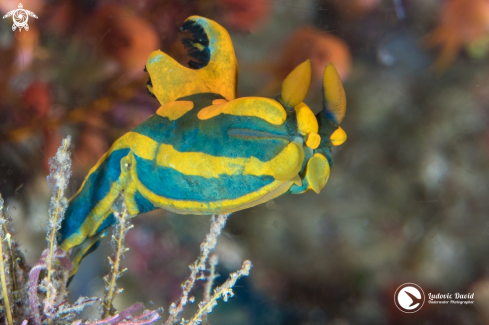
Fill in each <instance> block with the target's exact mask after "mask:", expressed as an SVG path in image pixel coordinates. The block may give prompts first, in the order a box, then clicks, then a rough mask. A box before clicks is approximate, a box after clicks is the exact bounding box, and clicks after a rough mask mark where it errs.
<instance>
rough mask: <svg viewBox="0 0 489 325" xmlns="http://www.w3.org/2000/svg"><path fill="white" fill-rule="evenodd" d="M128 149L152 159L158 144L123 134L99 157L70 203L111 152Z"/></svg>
mask: <svg viewBox="0 0 489 325" xmlns="http://www.w3.org/2000/svg"><path fill="white" fill-rule="evenodd" d="M128 148H130V149H132V150H133V152H134V153H136V154H137V155H138V156H139V157H141V158H144V159H153V158H154V156H155V154H156V149H157V148H158V143H157V142H156V141H154V140H153V139H151V138H149V137H147V136H145V135H141V134H139V133H136V132H128V133H126V134H124V135H123V136H122V137H120V138H119V139H117V140H116V141H115V142H114V144H113V145H112V147H110V149H109V151H107V152H106V153H105V154H104V155H103V156H102V157H100V159H99V160H98V162H97V163H96V164H95V166H93V167H92V169H90V171H89V172H88V174H87V176H86V177H85V180H84V181H83V183H82V185H81V186H80V188H79V189H78V191H77V192H76V193H75V195H73V196H72V197H71V198H70V201H71V200H72V199H73V198H74V197H75V196H77V195H78V194H79V193H80V191H81V190H82V189H83V187H84V186H85V183H86V182H87V180H88V178H89V177H90V175H91V174H92V173H94V172H95V171H96V170H97V169H98V168H99V167H100V165H101V164H102V163H103V162H104V161H105V160H106V159H107V157H109V155H110V154H111V153H112V152H113V151H115V150H119V149H128Z"/></svg>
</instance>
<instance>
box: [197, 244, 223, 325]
mask: <svg viewBox="0 0 489 325" xmlns="http://www.w3.org/2000/svg"><path fill="white" fill-rule="evenodd" d="M218 264H219V257H218V256H217V254H216V253H212V254H211V256H210V257H209V265H210V272H209V275H208V276H207V282H206V283H205V287H204V298H203V299H202V302H201V303H207V302H209V301H210V300H211V294H212V287H213V285H214V280H215V279H216V278H218V277H219V274H216V266H217V265H218ZM202 323H204V324H205V323H207V314H204V315H203V317H202Z"/></svg>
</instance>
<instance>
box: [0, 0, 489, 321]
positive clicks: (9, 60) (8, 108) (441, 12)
mask: <svg viewBox="0 0 489 325" xmlns="http://www.w3.org/2000/svg"><path fill="white" fill-rule="evenodd" d="M22 4H23V6H24V9H28V10H30V11H32V12H34V13H35V14H36V15H37V16H38V17H39V18H38V19H34V18H32V17H31V18H29V21H28V23H29V27H30V29H29V31H22V32H19V31H18V30H17V31H15V32H13V31H12V19H11V18H8V19H3V20H0V193H2V195H3V197H4V198H5V199H6V201H7V204H8V206H9V208H8V211H9V213H10V214H11V216H12V218H13V222H14V229H16V234H15V238H16V240H17V241H18V242H20V245H21V248H22V251H23V252H24V253H25V256H26V259H27V261H28V263H29V264H31V265H32V264H34V263H35V261H36V260H37V259H38V257H39V255H40V253H41V251H42V250H43V249H44V247H45V239H44V236H45V232H44V229H43V227H44V225H45V224H46V220H47V208H48V202H49V197H50V195H51V193H50V190H49V187H48V186H47V183H46V176H47V175H48V159H49V158H50V157H52V156H54V154H55V152H56V150H57V148H58V147H59V146H60V144H61V139H62V138H63V137H65V136H66V135H71V136H72V137H73V140H74V144H73V146H72V153H73V155H72V159H73V166H72V171H73V176H72V178H71V180H70V184H69V194H70V196H71V195H72V194H74V193H75V192H76V190H77V189H78V187H79V186H80V185H81V182H82V181H83V179H84V177H85V175H86V174H87V172H88V171H89V169H90V168H91V167H92V166H93V165H94V164H95V163H96V162H97V161H98V159H99V158H100V157H101V156H102V154H103V153H104V152H105V151H107V149H108V148H109V147H110V145H111V144H112V142H113V141H114V140H115V139H117V138H118V137H119V136H121V135H122V134H124V133H126V132H127V131H129V130H131V129H132V128H134V127H135V126H136V125H138V124H139V123H141V122H142V121H144V120H145V119H146V118H147V117H149V116H150V115H152V114H154V112H155V111H156V110H157V109H158V107H159V105H158V102H157V101H156V99H154V98H152V97H150V96H149V94H148V93H147V90H146V86H145V83H146V81H147V80H148V75H147V73H145V72H144V71H143V68H144V65H145V63H146V59H147V57H148V56H149V54H150V53H151V52H152V51H153V50H156V49H161V50H163V51H164V52H166V53H169V54H171V55H172V56H173V57H174V58H176V59H177V60H178V61H179V62H181V63H182V64H186V62H187V61H188V60H189V57H188V56H187V54H186V51H185V50H184V48H183V46H182V45H181V43H180V38H181V37H182V35H181V34H179V28H180V26H181V25H182V23H183V21H184V20H185V19H186V18H187V17H188V16H191V15H201V16H205V17H208V18H211V19H214V20H215V21H217V22H218V23H220V24H221V25H223V26H224V27H226V28H227V29H228V31H229V32H230V34H231V37H232V40H233V43H234V46H235V51H236V55H237V59H238V63H239V67H240V78H239V87H238V97H242V96H251V95H255V96H267V97H273V96H275V95H276V94H277V93H278V92H279V89H280V84H281V81H282V80H283V78H284V77H285V76H286V75H287V74H288V73H289V72H290V71H291V70H292V69H293V68H294V67H295V66H296V65H297V64H298V63H300V62H302V61H304V60H305V59H307V58H309V59H311V62H312V65H313V81H312V84H311V89H310V91H309V95H308V98H307V99H306V103H307V104H308V105H309V106H310V107H311V108H312V109H313V110H314V111H315V112H317V111H319V110H320V109H321V107H322V106H321V94H320V89H321V86H320V85H321V80H320V79H321V75H322V73H323V71H324V67H325V66H326V65H327V64H328V63H329V62H331V61H332V62H333V63H334V64H335V66H336V67H337V69H338V71H339V73H340V75H341V77H342V79H343V82H344V85H345V90H346V94H347V99H348V107H347V115H346V117H345V119H344V121H343V123H342V127H343V128H344V129H345V131H346V133H347V134H348V140H347V141H346V143H345V144H343V145H342V146H341V147H337V148H334V160H335V166H334V167H333V169H332V171H331V176H330V179H329V182H328V184H327V186H326V187H325V189H324V190H323V191H322V193H321V194H320V195H317V194H315V193H313V192H309V193H307V194H304V195H295V196H293V195H289V196H285V197H280V198H278V199H276V200H273V201H270V202H268V203H266V204H263V205H260V206H258V207H255V208H251V209H247V210H244V211H240V212H238V213H235V214H233V215H232V216H231V217H230V219H229V222H228V225H227V226H226V228H225V230H224V232H225V233H224V235H223V236H221V238H220V240H219V243H218V247H217V253H218V255H219V258H220V266H219V270H218V271H219V273H221V274H222V276H221V278H219V279H217V283H220V281H221V282H222V281H224V279H225V278H226V277H227V274H228V273H230V272H232V271H234V270H236V269H237V268H239V267H240V265H241V262H242V261H243V260H244V259H249V260H251V261H252V262H253V264H254V268H253V270H252V271H251V274H250V277H249V278H245V279H243V280H240V282H239V283H238V286H240V287H237V288H235V293H236V296H235V297H234V298H233V299H231V300H230V302H228V303H221V304H220V305H219V306H218V307H217V308H216V309H215V311H214V312H213V313H212V314H211V315H210V320H211V323H213V324H228V325H245V324H256V325H259V324H294V325H320V324H334V325H347V324H352V325H353V324H360V325H361V324H426V325H428V324H489V308H488V306H489V218H488V211H489V128H488V127H487V124H488V120H489V60H488V59H489V57H488V55H489V53H488V52H489V2H488V1H487V0H182V1H177V0H174V1H169V0H167V1H157V0H134V1H129V0H125V1H115V0H108V1H98V2H97V1H74V0H72V1H70V0H24V1H22ZM17 6H18V1H17V0H16V1H14V0H0V14H1V15H2V16H3V15H4V14H5V13H7V12H9V11H11V10H14V9H16V8H17ZM162 186H165V184H162ZM133 223H134V224H135V228H134V229H132V230H131V231H129V232H128V235H127V240H126V244H127V246H128V247H130V249H131V250H130V251H129V252H128V253H127V254H126V258H125V260H124V266H125V267H127V268H128V272H127V273H126V274H125V275H124V277H123V278H122V279H121V282H122V285H121V286H122V287H124V288H125V291H124V293H123V294H121V295H120V296H119V297H118V298H117V300H116V306H120V308H121V309H122V308H124V307H127V306H129V305H131V304H133V303H135V302H136V301H141V302H143V303H144V304H145V305H146V306H147V307H148V308H152V309H155V308H157V307H160V306H162V307H164V308H165V309H167V307H168V304H169V303H170V302H171V301H174V300H175V299H176V298H177V297H178V296H179V295H180V292H181V288H180V284H181V282H182V281H184V280H185V278H186V276H187V275H188V265H189V264H190V263H191V262H192V261H193V260H194V259H195V257H196V256H197V255H198V250H199V243H200V242H201V241H202V240H203V238H204V236H205V233H206V232H207V229H208V224H209V217H206V216H180V215H176V214H173V213H168V212H165V211H163V210H159V211H153V212H151V213H147V214H145V215H141V216H138V217H137V218H135V219H134V220H133ZM108 255H110V246H109V245H108V244H107V243H103V244H102V246H101V247H100V248H99V249H98V250H97V251H96V252H95V253H93V254H91V255H89V256H88V257H87V258H86V259H85V260H84V261H83V262H82V264H81V268H80V270H79V271H78V273H77V275H76V277H75V278H74V280H73V282H72V283H71V285H70V291H71V295H72V299H73V300H76V298H77V297H78V296H79V295H88V296H93V295H99V296H100V295H101V293H102V291H103V280H102V277H103V275H105V274H106V273H107V272H108V269H109V265H108V262H107V258H106V256H108ZM405 282H414V283H417V284H419V285H420V286H421V287H422V288H423V289H425V293H426V292H433V293H438V292H440V293H447V292H452V293H455V292H459V293H475V304H474V305H472V306H460V305H445V306H431V305H428V304H425V306H424V307H423V308H422V309H421V311H419V312H417V313H416V314H403V313H401V312H400V311H398V310H397V308H396V307H395V305H394V303H393V294H394V291H395V290H396V288H397V287H398V286H399V285H401V284H402V283H405ZM163 318H166V317H165V315H163Z"/></svg>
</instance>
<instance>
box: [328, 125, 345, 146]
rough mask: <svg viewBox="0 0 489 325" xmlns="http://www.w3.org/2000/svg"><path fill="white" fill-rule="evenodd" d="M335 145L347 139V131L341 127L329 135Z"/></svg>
mask: <svg viewBox="0 0 489 325" xmlns="http://www.w3.org/2000/svg"><path fill="white" fill-rule="evenodd" d="M329 139H330V140H331V143H332V144H333V146H339V145H340V144H342V143H343V142H345V141H346V132H345V130H343V129H342V128H341V127H338V128H337V129H336V131H334V132H333V134H331V136H330V137H329Z"/></svg>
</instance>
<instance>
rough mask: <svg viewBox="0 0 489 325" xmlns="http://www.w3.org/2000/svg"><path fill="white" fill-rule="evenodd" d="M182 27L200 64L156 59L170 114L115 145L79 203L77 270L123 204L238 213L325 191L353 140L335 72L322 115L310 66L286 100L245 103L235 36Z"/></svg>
mask: <svg viewBox="0 0 489 325" xmlns="http://www.w3.org/2000/svg"><path fill="white" fill-rule="evenodd" d="M182 30H184V31H189V32H190V33H191V34H192V36H193V38H191V39H184V40H183V42H184V45H185V46H186V47H187V48H188V49H189V54H190V56H192V57H193V58H195V60H196V61H191V62H189V66H190V68H187V67H184V66H182V65H180V64H179V63H177V62H176V61H175V60H174V59H172V58H171V57H170V56H168V55H167V54H165V53H163V52H161V51H155V52H153V53H152V54H151V55H150V57H149V59H148V61H147V64H146V69H147V71H148V73H149V76H150V80H149V81H148V90H149V92H150V94H152V95H153V96H155V97H156V98H157V100H158V101H159V103H160V104H161V107H160V108H159V109H158V110H157V111H156V114H154V115H152V116H151V117H149V118H148V119H147V120H146V121H145V122H144V123H142V124H140V125H139V126H137V127H136V128H135V129H133V130H132V131H131V132H129V133H127V134H125V135H124V136H122V137H121V138H119V139H118V140H117V141H116V142H115V143H114V144H113V145H112V147H111V148H110V150H109V151H108V152H107V153H106V154H105V155H104V156H103V157H102V158H101V159H100V160H99V162H98V163H97V164H96V165H95V166H94V167H93V168H92V169H91V170H90V172H89V174H88V176H87V177H86V179H85V181H84V183H83V184H82V186H81V188H80V190H79V191H78V192H77V193H76V194H75V195H74V196H73V198H72V199H71V200H70V204H69V207H68V209H67V211H66V215H65V219H64V220H63V224H62V228H61V231H60V233H61V236H60V237H61V238H60V243H61V248H62V249H64V250H65V251H69V250H71V249H73V252H72V260H73V264H74V271H73V272H72V273H74V272H76V269H77V266H78V263H79V262H80V260H81V258H82V257H83V256H85V255H86V254H88V253H89V252H90V251H91V250H93V249H94V248H95V247H96V246H97V245H98V241H99V239H100V237H101V235H102V234H103V233H104V232H105V230H106V229H107V228H108V227H109V226H110V225H111V224H112V223H113V222H114V216H113V211H114V210H113V209H114V203H115V202H116V201H118V200H120V199H123V200H124V202H125V205H126V207H127V209H128V212H129V213H130V214H131V215H137V214H140V213H144V212H147V211H151V210H153V209H157V208H163V209H166V210H169V211H173V212H176V213H180V214H218V213H231V212H235V211H238V210H242V209H245V208H248V207H252V206H255V205H258V204H260V203H263V202H266V201H268V200H271V199H274V198H276V197H278V196H280V195H283V194H286V193H293V194H299V193H303V192H306V191H309V190H313V191H315V192H317V193H319V191H320V190H321V189H322V188H323V187H324V186H325V184H326V182H327V180H328V177H329V172H330V167H331V166H332V157H331V147H333V146H335V145H339V144H341V143H343V141H344V140H345V139H346V134H345V132H344V131H343V130H342V129H341V128H340V127H339V124H340V122H341V120H342V119H343V117H344V115H345V110H346V98H345V93H344V90H343V86H342V83H341V79H340V77H339V75H338V73H337V72H336V69H335V68H334V66H333V65H332V64H330V65H329V66H328V67H326V70H325V73H324V80H323V86H324V90H323V93H324V94H323V95H324V109H323V110H322V111H321V112H319V113H318V114H317V115H314V113H313V112H312V111H311V109H310V108H309V107H308V106H307V105H306V104H304V103H303V100H304V98H305V96H306V95H307V91H308V88H309V83H310V79H311V64H310V62H309V60H307V61H305V62H303V63H302V64H300V65H299V66H297V67H296V68H295V69H294V70H293V71H292V72H291V73H290V74H289V75H288V76H287V78H286V79H285V80H284V82H283V84H282V92H281V94H280V95H279V96H277V97H276V98H274V99H270V98H262V97H244V98H236V86H237V78H238V65H237V62H236V57H235V54H234V49H233V45H232V42H231V38H230V37H229V34H228V33H227V31H226V30H225V29H224V28H223V27H221V26H220V25H218V24H217V23H215V22H214V21H211V20H208V19H205V18H202V17H197V16H192V17H190V18H188V19H187V20H186V22H185V24H184V25H183V27H182Z"/></svg>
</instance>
